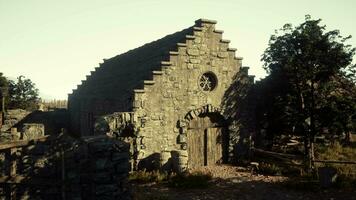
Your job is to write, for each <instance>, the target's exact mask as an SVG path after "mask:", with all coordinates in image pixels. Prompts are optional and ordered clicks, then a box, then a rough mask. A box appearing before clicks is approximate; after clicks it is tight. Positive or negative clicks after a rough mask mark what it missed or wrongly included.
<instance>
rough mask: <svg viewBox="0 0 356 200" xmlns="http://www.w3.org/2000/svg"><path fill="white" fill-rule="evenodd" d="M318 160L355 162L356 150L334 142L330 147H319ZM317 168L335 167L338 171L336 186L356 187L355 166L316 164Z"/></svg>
mask: <svg viewBox="0 0 356 200" xmlns="http://www.w3.org/2000/svg"><path fill="white" fill-rule="evenodd" d="M315 152H316V154H315V156H316V158H317V159H318V160H341V161H355V160H356V148H354V147H351V146H343V145H341V144H340V143H338V142H334V143H333V144H331V145H330V146H324V145H319V146H317V149H316V151H315ZM316 167H317V168H319V167H333V168H335V169H336V170H337V174H338V178H337V181H336V184H335V186H336V187H339V188H344V187H356V165H355V164H330V163H316Z"/></svg>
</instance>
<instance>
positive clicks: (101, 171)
mask: <svg viewBox="0 0 356 200" xmlns="http://www.w3.org/2000/svg"><path fill="white" fill-rule="evenodd" d="M128 148H129V147H128V145H127V144H126V143H123V142H120V141H117V140H114V139H111V138H108V137H104V136H100V137H88V138H84V139H80V140H77V139H73V138H68V137H63V136H61V137H58V138H55V139H53V138H52V139H51V138H48V139H47V140H46V141H44V142H37V143H33V144H31V145H28V146H25V147H21V148H17V149H16V150H15V151H13V152H12V153H13V154H14V156H16V158H17V164H16V166H17V169H16V174H17V176H21V177H23V179H22V181H21V183H20V184H16V195H17V199H28V198H29V199H63V195H64V197H65V199H131V196H130V195H131V194H130V190H129V186H128V183H127V181H128V171H129V163H128V160H129V153H128ZM3 163H4V165H2V167H3V168H2V170H1V173H2V176H4V175H6V166H8V165H9V163H8V160H4V161H3ZM2 191H4V190H2ZM2 196H3V197H5V196H6V194H4V193H3V194H2Z"/></svg>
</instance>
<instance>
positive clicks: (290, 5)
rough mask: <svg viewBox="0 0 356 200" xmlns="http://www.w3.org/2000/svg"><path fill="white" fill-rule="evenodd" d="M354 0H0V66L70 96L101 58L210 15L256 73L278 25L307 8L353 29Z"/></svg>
mask: <svg viewBox="0 0 356 200" xmlns="http://www.w3.org/2000/svg"><path fill="white" fill-rule="evenodd" d="M355 8H356V1H355V0H328V1H326V0H298V1H296V0H268V1H264V0H214V1H212V0H174V1H171V0H60V1H58V0H0V72H2V73H4V75H5V76H7V77H9V78H11V79H14V78H16V77H18V76H20V75H24V76H25V77H26V78H29V79H31V80H32V81H33V82H34V83H35V84H36V86H37V88H38V89H39V90H40V96H41V97H42V98H44V99H48V100H49V99H67V95H68V93H71V92H72V89H75V88H76V86H77V85H78V84H80V83H81V80H83V79H85V76H86V75H88V74H90V71H92V70H93V69H94V68H95V67H98V66H99V63H102V62H103V59H107V58H111V57H113V56H115V55H118V54H121V53H124V52H126V51H128V50H130V49H133V48H136V47H139V46H142V45H143V44H145V43H149V42H151V41H154V40H157V39H159V38H162V37H164V36H165V35H168V34H171V33H174V32H176V31H180V30H182V29H184V28H187V27H189V26H192V25H194V21H195V20H197V19H199V18H205V19H213V20H217V21H218V23H217V24H216V29H219V30H224V34H223V38H224V39H229V40H231V43H230V47H231V48H237V52H236V56H240V57H243V58H244V59H243V61H242V62H243V66H249V67H250V70H249V74H253V75H255V76H256V79H257V80H258V79H260V78H263V77H264V76H266V73H265V71H264V69H263V68H262V66H263V63H262V62H261V61H260V59H261V55H262V54H263V52H264V50H265V49H266V48H267V45H268V40H269V38H270V36H271V35H272V34H274V31H275V30H276V29H279V28H281V27H282V26H283V25H284V24H286V23H292V24H293V25H295V26H297V25H299V24H301V23H302V22H303V21H304V17H305V15H307V14H310V15H311V16H312V18H314V19H319V18H321V19H322V24H325V25H326V26H327V30H333V29H339V30H340V33H341V35H343V36H348V35H353V36H354V37H356V25H355V21H356V12H355V11H354V9H355ZM348 43H349V44H351V45H352V46H354V47H356V39H355V38H352V39H351V40H349V42H348Z"/></svg>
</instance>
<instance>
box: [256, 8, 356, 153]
mask: <svg viewBox="0 0 356 200" xmlns="http://www.w3.org/2000/svg"><path fill="white" fill-rule="evenodd" d="M320 22H321V20H320V19H318V20H313V19H311V18H310V16H309V15H307V16H306V18H305V22H303V23H302V24H300V25H299V26H297V27H293V26H292V25H291V24H286V25H284V26H283V28H282V29H280V30H279V31H276V34H275V35H272V36H271V38H270V41H269V46H268V48H267V49H266V50H265V52H264V54H263V55H262V59H261V60H262V61H263V62H264V68H265V70H267V72H268V73H269V74H270V75H269V77H268V80H267V81H266V82H269V83H272V85H274V86H277V87H276V88H272V89H271V88H270V89H269V93H267V94H266V99H269V102H270V103H269V105H268V106H269V108H270V109H273V110H269V111H268V113H269V115H270V116H272V117H278V116H279V118H280V119H281V120H280V121H279V122H281V123H282V124H284V125H286V127H288V130H289V131H291V132H293V133H294V134H300V135H304V136H305V138H306V140H305V146H306V154H308V155H310V156H311V157H312V151H313V146H312V143H313V140H314V137H315V135H316V134H317V133H319V132H322V130H323V128H325V127H327V128H328V129H329V130H332V127H333V126H334V127H336V124H337V123H340V124H339V125H340V126H339V127H338V128H337V129H338V130H342V131H344V130H346V129H350V128H351V127H350V124H351V126H352V123H353V122H352V121H353V119H354V117H355V113H354V111H355V101H356V99H355V95H354V94H355V93H353V92H355V73H354V72H355V65H352V58H353V56H354V55H355V48H352V47H351V46H350V45H347V44H345V42H346V41H347V40H348V39H349V38H351V36H348V37H342V36H340V34H339V31H338V30H333V31H326V30H325V28H326V27H325V26H322V25H320ZM349 94H353V95H349ZM264 110H265V111H266V108H265V109H264ZM325 112H326V113H327V114H331V113H333V114H337V115H333V116H334V117H331V118H327V117H325V116H326V113H325ZM339 114H340V115H339ZM274 115H277V116H274ZM277 124H278V122H277ZM277 126H278V125H276V124H275V125H274V126H272V127H274V128H276V127H277ZM340 127H341V128H340ZM276 129H278V127H277V128H276ZM279 130H280V129H279ZM309 149H310V150H311V154H310V152H309Z"/></svg>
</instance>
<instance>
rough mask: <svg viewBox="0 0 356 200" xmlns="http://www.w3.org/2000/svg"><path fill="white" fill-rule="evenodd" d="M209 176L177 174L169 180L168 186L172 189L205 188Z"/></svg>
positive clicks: (202, 174) (209, 178)
mask: <svg viewBox="0 0 356 200" xmlns="http://www.w3.org/2000/svg"><path fill="white" fill-rule="evenodd" d="M211 179H212V175H211V174H206V173H202V172H194V173H184V174H177V175H175V176H173V177H171V178H170V179H169V182H168V183H169V186H170V187H174V188H190V189H192V188H207V187H208V186H209V181H210V180H211Z"/></svg>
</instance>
